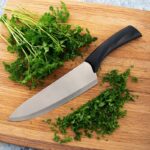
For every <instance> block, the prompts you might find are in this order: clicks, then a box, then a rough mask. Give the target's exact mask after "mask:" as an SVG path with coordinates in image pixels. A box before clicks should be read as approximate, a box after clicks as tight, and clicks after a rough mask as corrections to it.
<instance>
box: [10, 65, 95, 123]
mask: <svg viewBox="0 0 150 150" xmlns="http://www.w3.org/2000/svg"><path fill="white" fill-rule="evenodd" d="M96 83H97V76H96V73H94V72H93V70H92V67H91V65H90V64H89V63H87V62H83V63H82V64H80V65H79V66H77V67H76V68H74V69H73V70H71V71H70V72H69V73H67V74H66V75H64V76H63V77H61V78H60V79H58V80H57V81H55V82H53V83H52V84H51V85H49V86H48V87H46V88H45V89H43V90H42V91H40V92H39V93H37V94H36V95H34V96H33V97H31V98H30V99H29V100H27V101H26V102H24V103H23V104H22V105H20V106H19V107H18V108H17V109H16V110H15V112H14V113H13V114H12V115H11V116H10V117H9V120H11V121H22V120H27V119H31V118H33V117H36V116H38V115H41V114H44V113H46V112H49V111H51V110H52V109H54V108H56V107H58V106H60V105H62V104H64V103H66V102H68V101H69V100H71V99H72V98H74V97H76V96H78V95H80V94H81V93H83V92H85V91H86V90H88V89H89V88H91V87H92V86H94V85H95V84H96Z"/></svg>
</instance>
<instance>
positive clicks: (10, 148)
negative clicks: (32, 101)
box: [0, 0, 150, 150]
mask: <svg viewBox="0 0 150 150" xmlns="http://www.w3.org/2000/svg"><path fill="white" fill-rule="evenodd" d="M5 1H6V0H0V8H1V7H2V6H3V5H4V4H5V3H4V2H5ZM80 1H81V2H89V3H91V2H94V3H103V4H106V5H116V6H123V7H129V8H136V9H141V10H150V0H80ZM41 3H42V0H41ZM0 14H1V9H0ZM0 150H31V149H30V148H25V147H18V146H15V145H11V144H4V143H0Z"/></svg>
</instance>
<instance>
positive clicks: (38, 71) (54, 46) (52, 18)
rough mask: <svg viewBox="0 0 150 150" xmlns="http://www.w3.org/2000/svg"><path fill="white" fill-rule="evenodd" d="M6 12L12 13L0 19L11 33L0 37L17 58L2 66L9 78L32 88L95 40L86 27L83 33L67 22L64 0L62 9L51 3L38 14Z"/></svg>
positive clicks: (22, 11)
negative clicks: (9, 17) (47, 8)
mask: <svg viewBox="0 0 150 150" xmlns="http://www.w3.org/2000/svg"><path fill="white" fill-rule="evenodd" d="M7 11H11V12H12V14H13V15H12V17H11V19H8V17H7V15H6V14H5V15H3V16H2V17H1V18H0V20H1V22H2V23H3V24H4V25H5V26H6V27H7V29H8V31H9V33H10V36H9V38H8V39H5V38H4V36H2V35H0V37H1V38H3V39H4V40H5V41H6V42H7V43H8V51H9V52H11V53H17V55H18V57H17V59H16V60H15V61H14V62H12V63H4V66H5V69H6V70H7V71H8V72H9V73H10V79H12V80H14V81H16V82H18V83H21V84H23V85H27V86H29V87H31V88H34V87H36V86H37V85H38V84H39V83H40V82H41V80H42V79H43V78H44V77H46V76H47V75H49V74H51V73H52V72H53V71H54V70H55V69H57V68H58V67H60V66H62V65H63V64H64V61H66V60H68V59H72V58H74V57H76V56H78V55H81V52H80V50H79V48H81V47H83V46H86V45H89V44H90V43H91V42H92V41H94V40H96V38H93V37H92V36H91V35H90V33H89V31H88V29H86V30H85V32H83V28H81V27H80V26H76V27H72V26H71V25H70V24H67V23H66V22H67V21H68V19H69V15H70V14H69V12H68V10H67V8H66V5H65V4H64V3H63V2H61V8H54V7H53V6H50V8H49V12H46V13H44V14H43V15H42V16H41V17H39V16H38V15H35V14H33V13H32V12H29V11H27V10H26V9H21V10H14V11H12V10H8V9H7Z"/></svg>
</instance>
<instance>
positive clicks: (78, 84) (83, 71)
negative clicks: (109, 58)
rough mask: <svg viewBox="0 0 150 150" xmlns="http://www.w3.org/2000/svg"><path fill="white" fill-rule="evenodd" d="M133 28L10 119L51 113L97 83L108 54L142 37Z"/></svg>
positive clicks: (96, 52)
mask: <svg viewBox="0 0 150 150" xmlns="http://www.w3.org/2000/svg"><path fill="white" fill-rule="evenodd" d="M141 36H142V35H141V33H140V32H139V31H138V30H137V29H136V28H135V27H133V26H127V27H125V28H123V29H122V30H120V31H118V32H117V33H115V34H114V35H112V36H111V37H110V38H109V39H107V40H106V41H105V42H103V43H102V44H101V45H100V46H98V47H97V48H96V49H95V50H94V51H93V52H92V53H91V54H90V55H89V56H88V57H87V58H86V59H85V61H84V62H83V63H81V64H80V65H79V66H77V67H76V68H74V69H73V70H71V71H70V72H68V73H67V74H65V75H64V76H62V77H61V78H59V79H58V80H56V81H55V82H53V83H52V84H51V85H49V86H48V87H46V88H45V89H43V90H42V91H40V92H39V93H37V94H36V95H34V96H33V97H31V98H30V99H28V100H27V101H25V102H24V103H23V104H21V105H20V106H19V107H18V108H17V109H16V110H15V111H14V112H13V113H12V115H11V116H10V117H9V120H11V121H23V120H27V119H31V118H33V117H36V116H38V115H41V114H44V113H46V112H49V111H51V110H52V109H54V108H56V107H58V106H60V105H62V104H64V103H66V102H68V101H70V100H71V99H73V98H75V97H76V96H78V95H80V94H81V93H83V92H85V91H87V90H88V89H89V88H91V87H93V86H94V85H96V84H97V82H98V80H97V75H96V72H97V71H98V68H99V66H100V63H101V62H102V60H103V59H104V57H105V56H106V55H108V54H109V53H110V52H111V51H113V50H114V49H116V48H118V47H120V46H121V45H123V44H125V43H127V42H129V41H131V40H133V39H136V38H138V37H141Z"/></svg>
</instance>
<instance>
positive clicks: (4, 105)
mask: <svg viewBox="0 0 150 150" xmlns="http://www.w3.org/2000/svg"><path fill="white" fill-rule="evenodd" d="M65 2H66V4H67V6H68V8H69V11H70V13H71V17H70V23H72V24H75V25H81V26H83V27H87V28H89V30H90V31H91V33H92V35H93V36H97V37H98V40H97V41H96V42H95V43H93V44H92V45H91V46H90V48H89V50H88V51H86V52H85V53H84V58H85V57H86V56H87V55H88V54H90V53H91V52H92V51H93V50H94V49H95V47H96V46H98V45H99V44H100V43H101V42H102V41H104V40H105V39H107V38H108V37H109V36H110V35H112V34H113V33H114V32H116V31H118V30H119V29H121V28H123V27H125V26H127V25H129V24H131V25H133V26H135V27H137V28H138V29H139V30H140V31H141V32H142V34H143V37H142V38H140V39H137V40H135V41H132V42H130V43H129V44H127V45H125V46H123V47H121V48H119V49H117V50H116V51H114V52H113V53H111V54H110V55H109V56H108V57H107V58H106V59H105V60H104V61H103V63H102V64H101V70H99V72H98V75H99V76H100V77H101V75H102V74H104V73H105V72H107V71H110V70H112V69H119V70H120V71H124V70H125V69H126V68H128V67H129V66H131V65H134V66H135V67H134V69H133V71H132V74H133V75H135V76H137V77H138V78H139V82H138V83H137V84H135V83H131V82H129V84H128V86H129V88H130V90H132V91H133V93H135V94H137V95H139V98H138V99H137V100H135V102H130V103H128V104H126V105H125V108H126V109H127V111H128V113H127V116H126V117H125V118H123V119H121V120H120V121H119V122H120V128H119V129H118V130H116V132H114V133H113V134H112V135H111V136H107V137H105V138H103V139H101V140H97V139H96V137H95V138H92V139H88V138H83V139H82V141H81V142H71V143H69V144H65V145H59V144H57V143H55V142H53V140H52V137H53V133H52V132H50V131H49V128H48V126H47V125H46V124H45V123H43V122H42V120H43V119H46V118H52V119H53V118H56V117H58V116H63V115H66V114H68V113H69V112H70V111H71V110H70V108H71V107H74V108H77V107H79V106H81V105H82V104H83V103H85V102H86V101H88V100H90V99H91V98H93V97H95V96H96V95H98V93H99V91H100V86H99V85H96V86H95V87H93V88H92V89H90V90H88V91H87V92H85V93H84V94H82V95H81V96H78V97H77V98H75V99H73V100H72V101H71V102H69V103H67V104H65V105H63V106H61V107H59V108H57V109H55V110H53V111H52V112H49V113H47V114H45V115H42V116H40V117H37V118H35V119H32V120H29V121H23V122H9V121H8V120H7V119H8V116H9V115H10V114H11V113H12V112H13V111H14V110H15V108H16V107H18V106H19V105H20V104H21V103H22V102H24V101H25V100H27V99H28V98H29V97H31V96H32V95H34V94H35V93H37V92H38V91H40V90H41V89H43V88H44V87H46V86H47V85H49V84H50V83H52V82H53V81H55V80H56V79H57V78H59V77H61V76H62V75H64V74H65V73H67V72H68V71H69V70H71V69H72V68H74V67H75V66H77V65H78V64H80V63H81V62H82V61H83V60H84V58H80V57H78V58H77V59H75V60H74V61H69V62H66V63H65V65H64V67H61V68H60V69H58V70H56V71H55V72H54V73H53V74H52V75H50V76H49V77H48V78H46V81H45V82H46V83H45V85H44V86H43V87H39V88H37V89H35V90H32V91H31V90H29V89H28V88H27V87H24V86H21V85H19V84H17V83H14V82H13V81H11V80H9V79H8V76H9V74H8V73H7V72H6V71H5V70H4V67H3V65H2V62H3V61H7V62H8V61H13V60H14V59H15V56H14V55H12V54H10V53H9V52H7V50H6V49H7V45H6V44H5V43H4V41H2V40H0V141H3V142H7V143H13V144H17V145H23V146H29V147H34V148H38V149H50V150H54V149H55V150H58V149H64V150H66V149H77V150H78V149H84V148H86V149H102V150H130V149H132V150H148V149H150V12H148V11H140V10H132V9H127V8H120V7H111V6H104V5H99V4H87V3H78V2H75V1H65ZM49 5H56V6H59V5H60V2H59V1H58V0H53V1H52V0H51V1H50V0H42V1H41V0H32V1H31V0H19V1H18V0H11V1H8V3H7V7H8V8H16V6H22V7H24V8H28V9H30V10H32V11H34V12H37V13H39V14H41V13H43V12H45V11H46V10H48V7H49ZM0 32H1V33H3V34H6V30H5V28H4V27H3V26H0Z"/></svg>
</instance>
